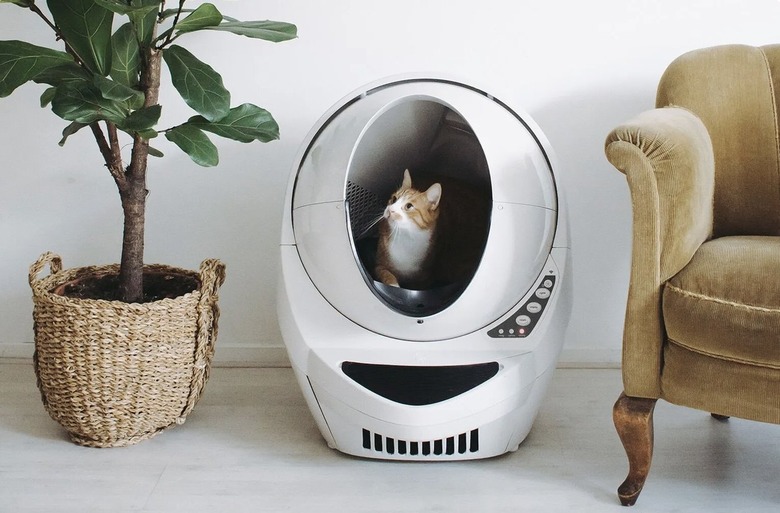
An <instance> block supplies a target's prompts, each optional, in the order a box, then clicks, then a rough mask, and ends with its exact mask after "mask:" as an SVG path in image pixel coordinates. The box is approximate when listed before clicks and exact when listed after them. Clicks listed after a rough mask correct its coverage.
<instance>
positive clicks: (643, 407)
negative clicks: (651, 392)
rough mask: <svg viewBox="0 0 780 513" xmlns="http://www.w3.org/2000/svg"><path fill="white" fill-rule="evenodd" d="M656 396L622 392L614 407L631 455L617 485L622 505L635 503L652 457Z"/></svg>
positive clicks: (616, 427)
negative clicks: (638, 395)
mask: <svg viewBox="0 0 780 513" xmlns="http://www.w3.org/2000/svg"><path fill="white" fill-rule="evenodd" d="M655 403H656V399H643V398H638V397H629V396H627V395H625V394H620V397H619V398H618V400H617V402H616V403H615V407H614V408H613V410H612V418H613V420H614V422H615V429H616V430H617V432H618V436H620V441H621V442H623V447H624V448H625V449H626V456H628V477H626V480H625V481H623V484H621V485H620V487H619V488H618V496H619V497H620V502H621V503H622V504H623V506H633V505H634V504H635V503H636V500H637V498H638V497H639V494H640V492H641V491H642V487H643V486H644V484H645V479H647V474H648V472H650V463H651V462H652V459H653V409H654V408H655Z"/></svg>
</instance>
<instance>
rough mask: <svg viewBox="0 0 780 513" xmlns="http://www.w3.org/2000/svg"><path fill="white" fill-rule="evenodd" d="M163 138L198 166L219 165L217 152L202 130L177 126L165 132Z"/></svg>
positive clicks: (187, 126)
mask: <svg viewBox="0 0 780 513" xmlns="http://www.w3.org/2000/svg"><path fill="white" fill-rule="evenodd" d="M165 137H166V139H168V140H169V141H171V142H172V143H173V144H175V145H176V146H178V147H179V148H180V149H181V150H182V151H183V152H184V153H186V154H187V155H189V156H190V158H191V159H192V161H193V162H195V163H196V164H198V165H199V166H204V167H210V166H216V165H217V164H219V152H218V151H217V147H216V146H214V143H212V142H211V141H210V140H209V138H208V136H207V135H206V134H205V133H203V131H202V130H199V129H197V128H195V127H194V126H189V125H186V124H185V125H179V126H177V127H174V128H171V129H170V130H168V131H167V132H165Z"/></svg>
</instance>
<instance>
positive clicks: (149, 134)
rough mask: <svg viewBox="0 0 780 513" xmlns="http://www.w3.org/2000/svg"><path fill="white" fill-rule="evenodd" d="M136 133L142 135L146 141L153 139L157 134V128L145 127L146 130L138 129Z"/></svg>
mask: <svg viewBox="0 0 780 513" xmlns="http://www.w3.org/2000/svg"><path fill="white" fill-rule="evenodd" d="M136 133H137V134H138V135H140V136H141V137H143V138H144V139H146V140H147V141H148V140H149V139H154V138H155V137H157V136H158V135H159V134H158V133H157V130H155V129H153V128H147V129H146V130H138V131H137V132H136Z"/></svg>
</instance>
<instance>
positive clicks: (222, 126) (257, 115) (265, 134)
mask: <svg viewBox="0 0 780 513" xmlns="http://www.w3.org/2000/svg"><path fill="white" fill-rule="evenodd" d="M187 124H188V125H191V126H194V127H196V128H200V129H201V130H206V131H208V132H211V133H213V134H216V135H219V136H220V137H227V138H228V139H233V140H235V141H240V142H244V143H248V142H252V141H254V140H258V141H261V142H268V141H273V140H275V139H278V138H279V125H278V124H276V121H275V120H274V118H273V116H271V113H270V112H268V111H267V110H265V109H262V108H260V107H258V106H256V105H252V104H251V103H245V104H243V105H240V106H238V107H235V108H233V109H230V113H229V114H228V115H227V116H225V117H224V118H222V119H220V120H217V121H207V120H206V119H205V118H203V117H202V116H193V117H192V118H190V119H189V120H188V121H187Z"/></svg>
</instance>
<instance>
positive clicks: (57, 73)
mask: <svg viewBox="0 0 780 513" xmlns="http://www.w3.org/2000/svg"><path fill="white" fill-rule="evenodd" d="M94 76H95V75H93V74H92V73H90V72H89V71H87V70H85V69H84V68H82V67H81V66H79V65H78V64H76V63H75V62H74V61H70V62H66V63H64V64H58V65H57V66H52V67H51V68H48V69H45V70H43V71H42V72H40V73H38V74H37V75H36V76H35V78H34V79H33V81H34V82H36V83H38V84H49V85H53V86H58V85H60V84H64V83H65V82H91V81H92V78H93V77H94Z"/></svg>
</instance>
